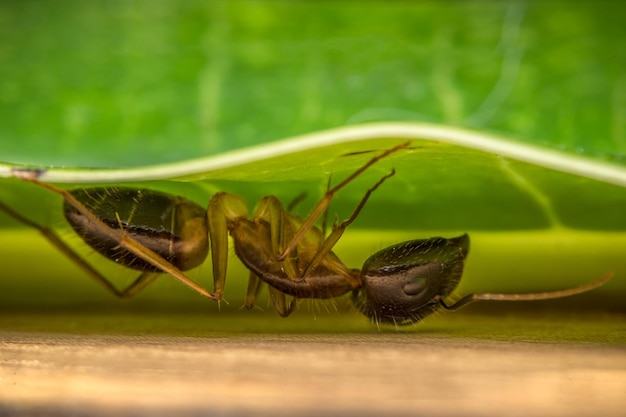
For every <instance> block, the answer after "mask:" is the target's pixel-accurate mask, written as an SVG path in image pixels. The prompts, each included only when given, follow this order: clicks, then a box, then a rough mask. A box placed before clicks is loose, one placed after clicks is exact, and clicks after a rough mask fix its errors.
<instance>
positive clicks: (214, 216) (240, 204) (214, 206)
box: [207, 192, 248, 300]
mask: <svg viewBox="0 0 626 417" xmlns="http://www.w3.org/2000/svg"><path fill="white" fill-rule="evenodd" d="M239 217H243V218H247V217H248V207H247V205H246V202H245V201H244V199H243V198H241V197H239V196H238V195H235V194H229V193H224V192H221V193H217V194H215V195H214V196H213V197H211V201H209V207H208V208H207V219H208V222H209V240H210V241H211V260H212V263H213V284H214V288H215V290H214V291H215V294H214V295H215V298H216V299H217V300H219V299H221V298H222V294H223V291H224V283H225V282H226V268H227V267H228V222H229V221H232V220H235V219H237V218H239Z"/></svg>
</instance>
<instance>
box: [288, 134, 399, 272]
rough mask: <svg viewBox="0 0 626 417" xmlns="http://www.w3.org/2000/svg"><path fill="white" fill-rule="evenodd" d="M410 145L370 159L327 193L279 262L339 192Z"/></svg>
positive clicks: (391, 149)
mask: <svg viewBox="0 0 626 417" xmlns="http://www.w3.org/2000/svg"><path fill="white" fill-rule="evenodd" d="M409 144H410V142H405V143H403V144H400V145H397V146H394V147H393V148H390V149H387V150H386V151H384V152H383V153H381V154H380V155H377V156H375V157H373V158H372V159H370V160H369V161H368V162H367V163H366V164H365V165H363V166H362V167H361V168H359V169H357V170H356V171H354V172H353V173H352V174H351V175H350V176H349V177H348V178H346V179H344V180H343V181H341V182H340V183H339V184H337V185H336V186H334V187H333V188H331V189H329V190H328V191H326V193H325V194H324V196H323V197H322V199H321V200H320V201H319V202H318V203H317V204H316V205H315V207H314V208H313V210H311V212H310V213H309V215H308V216H307V217H306V219H305V220H304V222H303V223H302V226H300V229H299V230H298V231H297V233H295V234H294V236H293V237H292V238H291V240H290V241H289V244H288V245H287V246H286V248H285V250H284V251H283V252H282V253H281V254H280V255H279V256H278V260H279V261H283V260H284V259H285V258H286V257H287V256H288V255H289V253H290V252H291V251H292V250H294V248H295V247H296V246H297V245H298V243H299V242H300V240H302V238H303V237H304V235H305V234H306V233H307V232H308V231H309V230H310V229H311V228H312V227H313V226H314V225H315V222H317V220H318V219H319V218H320V216H322V214H323V213H324V211H326V209H327V208H328V205H329V204H330V201H331V200H332V199H333V197H334V196H335V194H336V193H337V191H339V190H340V189H342V188H343V187H345V186H346V185H348V184H349V183H350V182H351V181H352V180H354V179H355V178H356V177H358V176H359V175H361V174H362V173H363V172H364V171H365V170H366V169H368V168H369V167H371V166H372V165H374V164H375V163H376V162H378V161H380V160H381V159H383V158H385V157H386V156H388V155H390V154H392V153H394V152H396V151H399V150H400V149H405V148H407V147H408V146H409Z"/></svg>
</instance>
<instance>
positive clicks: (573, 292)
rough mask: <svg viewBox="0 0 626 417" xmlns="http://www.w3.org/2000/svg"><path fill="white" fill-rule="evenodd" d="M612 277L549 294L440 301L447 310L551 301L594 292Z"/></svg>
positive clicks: (475, 297) (489, 295) (507, 295)
mask: <svg viewBox="0 0 626 417" xmlns="http://www.w3.org/2000/svg"><path fill="white" fill-rule="evenodd" d="M612 277H613V272H609V273H608V274H606V275H604V276H603V277H602V278H600V279H597V280H595V281H592V282H589V283H587V284H583V285H580V286H578V287H574V288H568V289H566V290H557V291H548V292H539V293H530V294H490V293H483V294H468V295H466V296H465V297H463V298H461V299H460V300H459V301H457V302H456V303H454V304H452V305H447V304H446V303H445V302H444V301H443V300H439V304H440V305H441V306H442V307H443V308H445V309H446V310H458V309H460V308H461V307H465V306H466V305H468V304H470V303H473V302H474V301H480V300H485V301H535V300H549V299H552V298H562V297H569V296H571V295H576V294H580V293H583V292H587V291H589V290H592V289H594V288H597V287H599V286H601V285H603V284H605V283H606V282H607V281H609V280H610V279H611V278H612Z"/></svg>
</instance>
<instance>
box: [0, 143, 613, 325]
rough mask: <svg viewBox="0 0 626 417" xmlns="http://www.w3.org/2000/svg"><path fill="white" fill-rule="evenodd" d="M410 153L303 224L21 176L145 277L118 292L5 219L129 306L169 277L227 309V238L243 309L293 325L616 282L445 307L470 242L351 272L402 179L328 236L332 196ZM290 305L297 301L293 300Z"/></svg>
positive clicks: (392, 255)
mask: <svg viewBox="0 0 626 417" xmlns="http://www.w3.org/2000/svg"><path fill="white" fill-rule="evenodd" d="M409 145H410V143H403V144H400V145H397V146H394V147H392V148H390V149H387V150H385V151H384V152H382V153H380V154H378V155H376V156H374V157H373V158H371V159H370V160H369V161H368V162H367V163H366V164H365V165H363V166H362V167H360V168H359V169H357V170H356V171H355V172H353V173H352V174H351V175H350V176H348V177H347V178H346V179H344V180H343V181H341V182H340V183H339V184H337V185H335V186H334V187H330V186H329V187H328V189H327V191H326V193H325V194H324V196H323V197H322V198H321V199H320V200H319V202H318V203H317V204H316V205H315V207H314V208H313V210H312V211H311V212H310V213H309V215H308V216H307V217H306V218H304V219H302V218H300V217H298V216H296V215H295V214H292V213H290V212H288V211H287V210H285V208H284V207H283V205H282V204H281V202H280V201H279V200H278V198H277V197H275V196H266V197H263V198H262V199H261V200H260V202H259V203H258V205H257V206H256V208H255V210H254V212H253V214H252V217H251V218H250V219H249V218H248V209H247V205H246V202H245V201H244V200H243V198H242V197H240V196H237V195H234V194H230V193H226V192H219V193H217V194H215V195H214V196H213V197H212V198H211V200H210V202H209V205H208V208H207V209H206V210H205V209H204V208H203V207H202V206H200V205H198V204H197V203H195V202H193V201H190V200H188V199H186V198H184V197H179V196H173V195H170V194H166V193H162V192H158V191H154V190H149V189H144V188H127V187H93V188H77V189H73V190H65V189H61V188H58V187H56V186H54V185H52V184H49V183H45V182H41V181H39V180H38V177H39V175H40V171H37V170H29V169H16V170H15V171H14V174H15V176H16V177H19V178H21V179H22V180H24V181H28V182H31V183H33V184H36V185H38V186H41V187H44V188H47V189H48V190H50V191H53V192H55V193H57V194H59V195H61V196H62V197H63V199H64V209H63V211H64V214H65V218H66V219H67V221H68V223H69V224H70V226H71V227H72V228H73V229H74V231H75V232H76V233H77V234H78V235H79V236H80V237H81V238H82V239H83V240H84V241H85V242H86V243H87V244H88V245H89V246H91V247H92V248H93V249H95V250H96V251H97V252H99V253H100V254H102V255H104V256H105V257H107V258H109V259H111V260H113V261H115V262H117V263H119V264H121V265H123V266H125V267H128V268H131V269H135V270H139V271H141V273H140V275H139V277H138V278H137V279H136V280H135V281H134V282H133V283H131V284H130V285H129V286H128V287H126V288H125V289H123V290H118V289H117V288H116V287H115V286H114V285H113V284H112V283H111V282H110V281H109V280H108V279H107V278H106V277H105V276H103V275H102V274H101V273H100V272H98V271H97V270H96V269H95V268H93V267H92V266H91V265H90V264H89V263H87V262H86V261H85V260H84V259H83V258H82V257H81V256H80V255H79V254H78V253H76V252H75V251H74V250H73V249H72V248H70V246H68V245H67V244H66V243H65V242H64V241H63V240H61V239H60V238H59V236H58V235H57V234H56V233H55V232H54V231H53V230H52V229H50V228H47V227H44V226H41V225H39V224H37V223H35V222H33V221H31V220H30V219H28V218H26V217H24V216H23V215H21V214H20V213H18V212H17V211H15V210H13V209H12V208H11V207H9V206H7V205H6V204H4V203H2V202H0V210H2V211H4V212H5V213H6V214H8V215H9V216H11V217H13V218H14V219H16V220H18V221H20V222H22V223H24V224H25V225H27V226H30V227H33V228H35V229H37V230H39V231H40V232H41V234H42V235H43V236H44V237H45V238H46V239H47V240H48V241H50V242H51V243H52V244H53V245H54V246H56V247H57V248H58V249H59V250H60V251H61V252H63V253H64V254H65V255H66V256H67V257H68V258H69V259H71V260H72V261H74V262H75V263H76V264H77V265H78V266H79V267H81V268H82V269H83V270H84V271H85V272H86V273H87V274H88V275H89V276H91V277H92V278H94V279H95V280H96V281H97V282H99V283H100V284H101V285H103V286H104V287H105V288H106V289H107V290H109V291H110V292H111V293H113V294H114V295H116V296H118V297H121V298H128V297H131V296H133V295H135V294H137V293H138V292H139V291H140V290H142V289H143V288H145V287H146V286H147V285H149V284H150V283H151V282H153V281H154V280H155V279H156V278H157V276H158V275H160V274H162V273H167V274H169V275H171V276H172V277H174V278H175V279H177V280H178V281H180V282H181V283H182V284H184V285H186V286H188V287H190V288H191V289H193V290H195V291H196V292H198V293H199V294H201V295H203V296H205V297H208V298H210V299H212V300H216V301H220V300H221V299H222V296H223V289H224V284H225V280H226V267H227V264H228V235H229V234H230V236H231V237H232V239H233V242H234V246H235V253H236V255H237V257H238V258H239V259H240V261H241V262H242V263H243V264H244V265H245V266H246V268H247V269H248V270H249V271H250V275H249V280H248V289H247V294H246V301H245V306H246V307H247V308H253V306H254V304H255V299H256V297H257V295H258V293H259V291H260V289H261V287H262V283H263V282H265V283H267V284H268V287H269V292H270V298H271V301H272V304H273V305H274V307H275V309H276V311H277V312H278V314H279V315H280V316H282V317H286V316H288V315H290V314H291V313H292V312H293V311H294V310H295V308H296V306H297V304H298V301H299V300H300V299H303V298H317V299H328V298H334V297H339V296H342V295H345V294H347V293H352V297H351V298H352V301H353V302H354V304H355V305H356V306H357V308H358V309H359V311H361V312H362V313H363V314H364V315H366V316H368V317H369V318H371V319H372V320H374V321H376V322H382V323H395V324H409V323H413V322H416V321H419V320H421V319H422V318H424V317H426V316H428V315H430V314H431V313H433V312H434V311H436V310H438V309H440V308H444V309H447V310H455V309H458V308H460V307H462V306H464V305H466V304H468V303H470V302H473V301H476V300H538V299H548V298H558V297H565V296H570V295H574V294H578V293H581V292H584V291H588V290H590V289H592V288H595V287H597V286H600V285H602V284H603V283H604V282H606V281H608V279H610V277H611V274H608V275H606V276H604V277H602V278H601V279H599V280H596V281H593V282H591V283H588V284H585V285H582V286H579V287H575V288H570V289H565V290H559V291H552V292H545V293H532V294H470V295H467V296H465V297H463V298H462V299H461V300H459V301H457V302H456V303H454V304H451V305H448V304H446V302H445V301H444V300H445V298H447V297H448V296H449V295H450V294H451V293H452V291H453V290H454V289H455V288H456V286H457V285H458V283H459V281H460V279H461V275H462V273H463V266H464V261H465V258H466V257H467V254H468V251H469V236H468V235H467V234H464V235H461V236H459V237H455V238H451V239H446V238H442V237H435V238H430V239H418V240H411V241H408V242H403V243H399V244H396V245H393V246H391V247H389V248H386V249H383V250H381V251H379V252H377V253H375V254H374V255H372V256H371V257H370V258H369V259H368V260H367V261H366V262H365V263H364V265H363V268H362V269H361V270H359V269H351V268H348V267H347V266H346V265H345V264H344V263H343V262H342V261H341V260H340V259H339V258H338V257H337V255H335V254H334V253H333V252H332V249H333V247H334V246H335V244H336V243H337V242H338V241H339V239H340V238H341V236H342V235H343V233H344V231H345V230H346V228H347V227H348V226H349V225H350V224H352V223H353V222H354V220H355V219H356V218H357V216H358V215H359V213H360V212H361V210H362V209H363V207H364V206H365V204H366V203H367V200H368V199H369V198H370V196H371V195H372V193H373V192H374V191H375V190H376V189H377V188H378V187H379V186H380V185H381V184H382V183H383V182H385V181H386V180H387V179H388V178H390V177H391V176H393V175H394V174H395V171H394V170H393V169H392V170H391V171H390V172H389V173H388V174H386V175H384V176H383V177H382V178H381V179H380V180H379V181H378V182H376V183H375V184H374V185H373V186H372V187H371V188H370V189H368V190H367V192H366V193H365V195H364V196H363V198H362V199H361V201H360V202H359V204H358V205H357V206H356V208H355V209H354V211H353V212H352V215H351V216H350V217H349V218H348V219H347V220H344V221H343V222H341V223H339V222H337V221H336V222H335V223H334V224H333V226H332V230H331V231H330V233H329V234H328V235H327V236H324V233H323V232H322V230H320V228H318V227H317V226H316V223H317V222H318V220H319V219H320V217H321V216H322V215H323V214H324V213H325V212H326V211H327V210H328V207H329V204H330V202H331V200H332V199H333V198H334V196H335V194H336V193H337V192H338V191H339V190H341V189H342V188H344V187H345V186H346V185H348V184H349V183H350V182H351V181H353V180H354V179H355V178H357V177H358V176H359V175H361V174H362V173H363V172H364V171H365V170H367V169H368V168H370V167H371V166H372V165H374V164H375V163H377V162H378V161H380V160H381V159H383V158H385V157H387V156H388V155H390V154H392V153H394V152H398V151H401V150H403V149H406V148H408V147H409ZM209 246H210V249H211V259H212V266H213V280H214V291H213V293H210V292H209V291H207V290H206V289H205V288H204V287H202V286H201V285H200V284H198V283H197V282H195V281H194V280H192V279H191V278H189V277H188V276H187V275H186V274H185V273H184V272H183V271H187V270H190V269H192V268H195V267H197V266H199V265H200V264H202V263H203V262H204V260H205V259H206V257H207V255H208V253H209ZM287 296H290V297H291V300H288V298H287Z"/></svg>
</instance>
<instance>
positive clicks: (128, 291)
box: [121, 271, 161, 298]
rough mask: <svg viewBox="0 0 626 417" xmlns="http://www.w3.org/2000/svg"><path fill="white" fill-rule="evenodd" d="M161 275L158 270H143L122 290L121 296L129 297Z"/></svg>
mask: <svg viewBox="0 0 626 417" xmlns="http://www.w3.org/2000/svg"><path fill="white" fill-rule="evenodd" d="M159 275H161V273H160V272H152V271H144V272H142V273H141V275H139V277H138V278H137V279H136V280H135V282H133V283H132V284H130V285H129V286H128V287H126V288H124V290H122V294H121V297H122V298H130V297H133V296H134V295H135V294H137V293H138V292H139V291H141V290H143V289H144V288H146V287H147V286H148V285H150V284H152V283H153V282H154V280H156V279H157V278H158V276H159Z"/></svg>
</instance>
